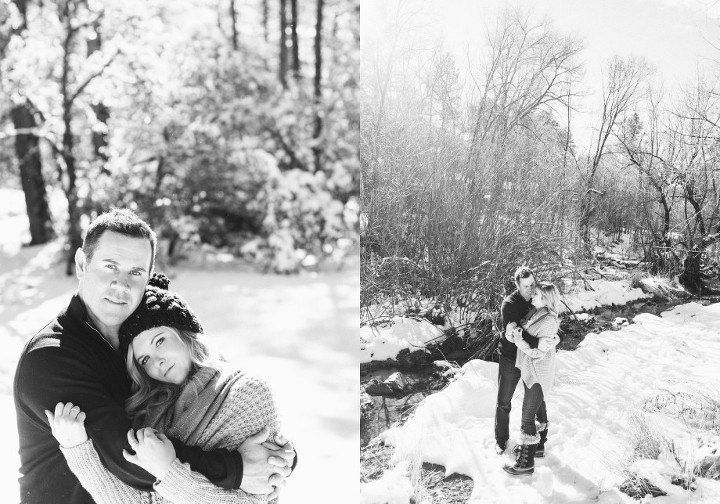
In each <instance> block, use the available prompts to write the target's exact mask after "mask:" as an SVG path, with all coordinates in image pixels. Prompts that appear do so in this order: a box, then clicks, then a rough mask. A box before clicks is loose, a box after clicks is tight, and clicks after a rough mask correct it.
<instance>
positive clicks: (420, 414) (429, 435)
mask: <svg viewBox="0 0 720 504" xmlns="http://www.w3.org/2000/svg"><path fill="white" fill-rule="evenodd" d="M718 362H720V305H718V304H715V305H710V306H701V305H699V304H696V303H689V304H685V305H681V306H677V307H675V308H673V309H672V310H669V311H667V312H665V313H663V314H662V316H661V317H657V316H654V315H651V314H640V315H638V316H636V317H635V318H634V324H631V325H629V326H627V327H624V328H623V329H622V330H619V331H614V332H611V331H607V332H602V333H600V334H590V335H588V336H587V337H586V338H585V340H584V341H583V342H582V343H581V344H580V346H579V347H578V348H577V349H576V350H575V351H571V352H568V351H560V352H559V353H558V371H557V375H556V384H555V390H554V392H553V393H552V394H550V395H549V396H548V398H547V405H548V416H549V419H550V430H549V438H548V444H547V446H546V453H547V455H546V457H545V458H544V459H539V460H537V461H536V469H535V474H533V475H532V476H525V477H512V476H509V475H507V474H506V473H505V472H504V471H503V470H502V465H503V464H505V463H510V462H511V458H510V456H509V455H505V456H502V457H499V456H498V455H496V454H495V452H494V448H493V447H494V435H493V422H494V412H495V401H496V395H497V384H496V380H497V364H494V363H488V362H482V361H471V362H469V363H468V364H466V365H465V366H464V367H463V369H462V371H461V372H459V373H457V379H456V380H455V381H454V382H452V383H451V384H450V385H449V386H448V387H447V388H446V389H444V390H443V391H442V392H439V393H436V394H434V395H431V396H429V397H427V398H426V399H425V400H424V401H423V402H421V403H420V404H419V406H418V408H417V410H416V411H415V413H414V415H413V416H412V417H411V418H410V419H409V420H408V421H407V422H406V424H405V425H404V426H402V427H400V428H394V429H390V430H388V431H386V432H385V433H383V434H382V437H383V439H384V440H385V441H386V442H387V443H389V444H391V445H393V446H394V447H395V455H394V459H393V461H394V463H395V464H396V465H395V467H394V469H392V470H390V471H388V472H387V473H386V474H385V475H384V476H383V478H381V479H380V480H376V481H374V482H372V483H369V484H367V485H364V486H363V488H362V489H361V502H363V503H366V504H369V503H380V502H408V499H409V495H410V493H411V491H412V485H411V483H410V480H409V479H408V471H407V470H406V468H407V466H408V464H410V463H413V462H417V461H418V460H422V461H427V462H432V463H436V464H440V465H442V466H444V467H445V468H446V470H447V473H448V474H450V473H453V472H457V473H461V474H466V475H468V476H470V477H471V478H472V479H473V480H474V489H473V493H472V498H471V502H473V503H497V502H502V503H508V504H513V503H528V504H529V503H585V502H601V503H606V504H607V503H621V502H622V503H630V502H638V501H633V500H632V499H631V498H630V497H628V496H627V495H625V494H622V493H620V492H619V491H618V490H617V489H616V487H617V485H618V484H620V483H621V482H623V481H624V480H625V478H626V476H625V475H624V474H623V470H630V471H633V472H635V473H636V474H638V475H640V476H642V477H644V478H646V479H648V480H649V481H651V482H652V483H653V484H655V485H656V486H658V487H660V488H661V489H662V490H664V491H665V492H666V493H667V494H668V495H667V496H665V497H657V498H650V497H648V498H646V499H644V500H643V502H653V503H654V502H657V503H672V504H680V503H716V502H720V482H719V481H713V480H710V479H704V478H698V479H697V480H696V490H695V491H694V492H691V491H688V490H683V489H682V488H681V487H680V486H676V485H671V484H670V479H671V477H672V476H682V475H683V474H685V475H687V471H686V472H685V473H683V468H682V467H680V466H679V464H678V461H677V460H676V458H675V457H674V456H673V455H672V452H673V451H674V452H675V453H676V454H677V458H678V459H679V460H680V464H686V467H687V468H689V470H691V469H692V467H694V465H695V464H696V463H697V462H698V461H700V460H702V459H703V458H704V457H706V456H713V457H717V456H718V455H720V453H717V451H718V449H719V448H720V432H718V424H717V422H718V416H720V413H719V412H718V410H717V404H718V403H717V402H714V401H718V399H720V388H719V387H718V385H717V383H718V377H720V371H718V369H720V368H718ZM522 396H523V392H522V386H518V389H517V392H516V395H515V397H514V399H513V403H512V405H513V409H512V413H511V418H510V426H511V436H512V437H511V442H512V441H513V438H514V439H515V440H516V439H517V438H518V434H519V424H520V411H521V407H522ZM653 439H654V440H656V441H658V442H657V443H656V448H657V449H656V450H654V452H655V453H653V454H652V456H648V455H645V456H643V455H638V454H635V455H634V453H635V449H636V448H637V447H641V446H646V447H647V446H651V445H652V442H650V441H649V440H653ZM650 452H653V450H650ZM383 496H384V497H383Z"/></svg>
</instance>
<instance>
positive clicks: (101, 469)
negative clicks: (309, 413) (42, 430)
mask: <svg viewBox="0 0 720 504" xmlns="http://www.w3.org/2000/svg"><path fill="white" fill-rule="evenodd" d="M265 426H268V427H269V429H270V436H273V435H274V434H275V433H277V431H278V419H277V412H276V410H275V403H274V401H273V398H272V393H271V391H270V387H269V386H268V385H267V383H265V382H264V381H262V380H260V379H257V378H254V377H250V376H247V375H244V376H243V377H242V379H241V380H239V381H238V382H237V383H236V384H235V386H233V388H232V390H231V392H230V393H229V395H228V397H227V399H226V400H225V401H224V402H223V405H222V407H221V409H220V410H219V411H218V413H217V415H215V417H214V418H213V419H212V421H211V422H210V424H209V425H208V427H207V429H206V430H205V431H204V432H208V433H211V435H209V437H207V438H203V439H202V440H201V442H200V443H199V446H201V447H202V448H203V449H205V450H212V449H215V448H228V449H231V450H234V449H237V448H238V447H239V446H240V444H241V443H242V442H243V441H244V440H245V439H247V438H248V437H250V436H251V435H253V434H255V433H256V432H259V431H260V430H262V429H263V427H265ZM181 441H185V440H181ZM60 449H61V450H62V452H63V454H64V455H65V459H66V460H67V462H68V465H69V466H70V469H71V470H72V472H73V473H74V474H75V476H77V477H78V479H79V480H80V483H81V484H82V486H83V487H84V488H85V489H86V490H87V491H88V492H90V495H92V497H93V499H95V502H97V503H98V504H128V503H168V502H171V503H174V504H205V503H207V504H231V503H232V504H238V503H246V504H261V503H265V502H267V497H266V496H258V495H251V494H248V493H245V492H243V491H242V490H223V489H221V488H219V487H217V486H215V485H213V484H212V483H210V482H209V481H208V480H207V478H205V477H204V476H203V475H202V474H199V473H196V472H193V471H191V470H190V466H189V465H188V464H182V463H181V462H180V461H179V460H178V459H177V458H176V459H175V461H174V462H173V463H172V465H171V466H170V469H169V471H168V473H167V474H166V476H165V477H164V478H163V480H162V481H160V482H157V483H155V485H154V488H155V492H142V491H140V490H136V489H135V488H132V487H130V486H128V485H126V484H125V483H123V482H122V481H120V480H119V479H118V478H116V477H115V476H114V475H113V474H112V473H111V472H110V471H108V470H107V469H106V468H105V466H104V465H103V464H102V462H101V461H100V458H99V457H98V454H97V452H96V451H95V447H94V446H93V444H92V441H91V440H89V439H88V440H87V441H86V442H85V443H83V444H81V445H78V446H75V447H73V448H67V449H66V448H62V447H61V448H60Z"/></svg>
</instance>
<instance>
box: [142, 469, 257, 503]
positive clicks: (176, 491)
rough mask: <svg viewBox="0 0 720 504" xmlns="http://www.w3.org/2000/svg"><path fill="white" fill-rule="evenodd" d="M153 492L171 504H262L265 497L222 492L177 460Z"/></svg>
mask: <svg viewBox="0 0 720 504" xmlns="http://www.w3.org/2000/svg"><path fill="white" fill-rule="evenodd" d="M154 488H155V491H156V492H157V493H158V494H159V495H160V496H162V497H163V498H164V499H167V500H169V501H170V502H172V503H173V504H264V503H266V502H268V500H267V496H266V495H252V494H249V493H245V492H243V491H242V490H223V489H222V488H219V487H217V486H215V485H213V484H212V483H210V482H209V481H208V479H207V478H206V477H205V476H203V475H202V474H200V473H196V472H194V471H192V470H191V469H190V465H188V464H183V463H181V462H180V460H178V459H177V458H176V459H175V460H174V461H173V463H172V465H171V466H170V470H169V471H168V473H167V474H166V475H165V477H164V478H163V479H162V480H161V481H159V482H156V483H155V485H154Z"/></svg>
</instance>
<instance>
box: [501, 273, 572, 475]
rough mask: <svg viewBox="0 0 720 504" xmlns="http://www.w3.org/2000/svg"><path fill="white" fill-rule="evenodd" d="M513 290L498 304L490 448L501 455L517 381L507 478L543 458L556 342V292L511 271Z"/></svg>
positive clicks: (530, 469) (526, 471)
mask: <svg viewBox="0 0 720 504" xmlns="http://www.w3.org/2000/svg"><path fill="white" fill-rule="evenodd" d="M515 286H516V290H515V291H514V292H513V293H512V294H510V295H509V296H508V297H506V298H505V299H504V300H503V303H502V306H501V308H500V313H501V316H502V323H503V335H502V336H501V337H500V343H499V345H498V350H497V352H498V354H499V361H500V362H499V364H500V365H499V371H498V397H497V406H496V410H495V442H496V445H495V450H496V452H497V453H498V454H502V453H504V452H505V450H506V449H507V442H508V439H509V438H510V432H509V423H510V407H511V404H510V403H511V401H512V397H513V394H514V393H515V388H516V387H517V384H518V382H519V381H520V380H522V382H523V387H524V389H525V396H524V398H523V405H522V420H521V426H520V444H519V445H516V446H515V447H514V449H513V452H514V454H515V455H516V462H515V464H514V465H512V466H510V465H506V466H505V467H503V469H505V471H506V472H508V473H509V474H511V475H513V476H518V475H523V474H532V473H533V472H534V467H535V458H536V457H544V456H545V442H546V441H547V435H548V418H547V408H546V406H545V396H546V394H548V393H549V392H550V391H551V390H552V384H553V380H554V379H555V353H556V350H555V347H556V346H557V344H558V343H559V342H560V338H559V337H558V329H559V327H560V322H559V318H558V314H559V311H560V293H559V291H558V289H557V287H555V286H554V285H552V284H538V283H537V282H536V280H535V274H534V273H533V271H532V270H531V269H530V268H528V267H526V266H522V267H520V268H518V269H517V271H515Z"/></svg>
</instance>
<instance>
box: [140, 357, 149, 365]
mask: <svg viewBox="0 0 720 504" xmlns="http://www.w3.org/2000/svg"><path fill="white" fill-rule="evenodd" d="M147 361H148V358H147V357H143V358H142V359H140V365H141V366H145V364H147Z"/></svg>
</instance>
